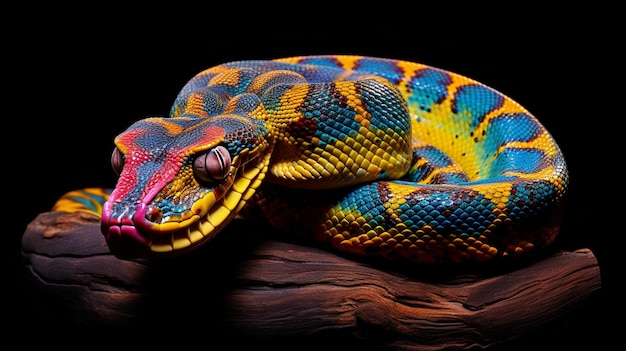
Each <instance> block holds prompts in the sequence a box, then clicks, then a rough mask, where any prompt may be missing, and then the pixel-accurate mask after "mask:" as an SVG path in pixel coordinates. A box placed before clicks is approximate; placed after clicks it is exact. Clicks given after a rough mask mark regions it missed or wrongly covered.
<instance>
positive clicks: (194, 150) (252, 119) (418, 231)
mask: <svg viewBox="0 0 626 351" xmlns="http://www.w3.org/2000/svg"><path fill="white" fill-rule="evenodd" d="M112 164H113V167H114V169H115V170H116V171H117V172H118V173H119V176H120V177H119V180H118V183H117V185H116V187H115V188H114V189H111V190H108V189H105V188H88V189H81V190H76V191H71V192H69V193H67V194H66V195H64V196H63V197H62V198H60V199H59V200H58V201H57V203H56V204H55V206H54V210H59V211H76V210H80V211H88V212H93V213H96V214H98V215H101V216H102V222H101V223H102V232H103V234H104V235H105V238H106V241H107V243H108V245H109V247H110V249H111V251H112V252H113V253H114V254H116V255H118V256H119V257H133V256H148V257H160V256H175V255H177V254H182V253H185V252H188V251H190V250H192V249H194V248H197V247H199V246H201V245H202V244H204V243H206V242H207V241H209V240H210V239H211V238H213V237H214V236H215V235H216V234H217V233H218V232H220V231H221V230H222V229H223V228H224V227H225V226H226V225H227V224H228V223H229V222H230V221H231V220H232V219H233V218H235V217H236V216H237V215H238V214H246V215H255V214H262V215H263V216H264V217H265V218H266V219H267V220H268V221H269V222H270V223H271V224H272V225H273V226H275V227H276V228H277V229H279V230H282V231H287V232H292V233H298V234H302V235H305V236H306V237H308V238H312V239H314V240H315V241H316V242H319V243H325V244H327V245H329V246H330V247H331V248H333V249H337V250H342V251H346V252H350V253H355V254H360V255H372V256H382V257H385V258H390V259H406V260H410V261H416V262H468V261H486V260H491V259H494V258H502V257H512V256H518V255H520V254H523V253H526V252H532V251H535V250H536V249H538V248H542V247H545V246H546V245H548V244H550V243H551V242H552V241H553V240H554V239H555V237H556V235H557V234H558V231H559V226H560V222H561V217H562V216H561V212H562V211H561V208H562V203H563V199H564V195H565V192H566V189H567V184H568V173H567V168H566V164H565V160H564V157H563V155H562V153H561V151H560V149H559V147H558V145H557V144H556V143H555V141H554V139H553V137H552V136H551V135H550V134H549V132H548V131H547V130H546V129H545V128H544V127H543V126H542V125H541V123H540V122H539V121H538V120H537V119H536V118H535V117H533V116H532V115H531V114H530V113H529V112H528V111H527V110H526V109H525V108H523V107H522V106H520V105H519V104H518V103H516V102H515V101H513V100H512V99H510V98H509V97H507V96H505V95H503V94H501V93H499V92H497V91H496V90H494V89H492V88H490V87H487V86H485V85H483V84H481V83H479V82H477V81H474V80H472V79H469V78H467V77H463V76H461V75H458V74H455V73H451V72H448V71H445V70H441V69H437V68H434V67H430V66H426V65H423V64H419V63H413V62H406V61H399V60H392V59H382V58H373V57H361V56H333V55H328V56H303V57H292V58H285V59H277V60H270V61H239V62H231V63H226V64H222V65H218V66H215V67H212V68H209V69H207V70H205V71H203V72H201V73H199V74H198V75H196V76H195V77H193V78H192V79H191V80H190V81H189V82H188V83H187V84H186V85H185V86H184V87H183V88H182V90H181V92H180V93H179V95H178V97H177V98H176V100H175V102H174V104H173V107H172V110H171V112H170V115H169V117H167V118H146V119H142V120H139V121H138V122H136V123H134V124H132V125H131V126H130V127H129V128H128V129H127V130H126V131H124V132H123V133H121V134H120V135H118V136H117V137H116V139H115V150H114V152H113V156H112Z"/></svg>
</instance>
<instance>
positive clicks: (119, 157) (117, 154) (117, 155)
mask: <svg viewBox="0 0 626 351" xmlns="http://www.w3.org/2000/svg"><path fill="white" fill-rule="evenodd" d="M111 166H113V170H114V171H115V173H117V175H118V176H119V175H120V174H121V173H122V168H124V155H123V154H122V152H121V151H120V149H118V148H117V147H116V148H115V149H113V153H112V154H111Z"/></svg>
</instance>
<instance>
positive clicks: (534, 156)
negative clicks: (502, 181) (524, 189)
mask: <svg viewBox="0 0 626 351" xmlns="http://www.w3.org/2000/svg"><path fill="white" fill-rule="evenodd" d="M547 159H548V158H547V156H546V155H545V154H544V153H543V151H541V150H538V149H518V148H508V149H504V150H502V152H501V153H500V154H498V156H497V157H496V159H495V160H494V161H493V163H492V165H491V178H492V177H495V176H497V175H499V174H502V173H503V172H505V171H512V172H521V173H527V174H530V173H535V172H538V171H540V170H542V169H544V168H545V167H546V166H547V163H546V160H547Z"/></svg>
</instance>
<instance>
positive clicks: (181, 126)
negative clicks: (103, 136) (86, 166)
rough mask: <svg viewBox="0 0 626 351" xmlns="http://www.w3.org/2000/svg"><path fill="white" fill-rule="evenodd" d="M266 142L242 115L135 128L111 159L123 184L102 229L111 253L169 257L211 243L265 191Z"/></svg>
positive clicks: (257, 124)
mask: <svg viewBox="0 0 626 351" xmlns="http://www.w3.org/2000/svg"><path fill="white" fill-rule="evenodd" d="M267 136H268V130H267V129H266V128H265V126H264V124H263V121H261V120H259V119H256V118H253V117H251V116H249V115H247V114H245V113H225V114H220V115H218V116H214V117H211V118H191V117H190V118H188V117H179V118H147V119H143V120H140V121H138V122H136V123H134V124H133V125H132V126H130V127H129V128H128V129H127V130H126V131H124V132H123V133H121V134H120V135H118V136H117V137H116V139H115V145H116V146H115V149H114V151H113V154H112V156H111V162H112V165H113V168H114V170H115V171H116V172H118V173H119V180H118V182H117V185H116V187H115V189H114V190H113V192H112V193H111V196H110V198H109V200H108V201H107V202H106V203H105V204H104V207H103V213H102V222H101V227H102V233H103V234H104V236H105V238H106V241H107V244H108V246H109V248H110V250H111V252H112V253H113V254H115V255H116V256H117V257H120V258H133V257H170V256H176V255H178V254H182V253H185V252H188V251H190V250H192V249H194V248H197V247H199V246H200V245H201V244H203V243H205V242H207V241H209V240H210V239H211V238H213V237H214V236H215V235H216V234H217V233H218V232H219V231H220V230H221V229H222V228H223V227H224V226H225V225H226V224H227V223H229V222H230V220H231V219H233V218H234V217H235V216H236V215H237V213H238V212H239V211H240V210H241V209H242V208H243V207H244V205H245V204H246V201H247V200H248V199H249V198H250V197H251V196H252V195H253V194H254V191H255V189H256V188H257V187H258V186H259V185H260V183H261V180H262V179H263V177H264V175H265V172H266V171H267V167H268V163H269V152H264V151H265V150H266V149H267V148H268V146H269V145H270V141H269V138H267Z"/></svg>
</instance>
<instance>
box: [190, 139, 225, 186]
mask: <svg viewBox="0 0 626 351" xmlns="http://www.w3.org/2000/svg"><path fill="white" fill-rule="evenodd" d="M230 162H231V158H230V153H229V152H228V150H227V149H226V148H225V147H223V146H217V147H215V148H213V149H211V150H209V151H208V152H205V153H203V154H201V155H199V156H198V157H196V159H195V160H194V161H193V173H194V174H195V176H196V177H197V178H198V180H200V181H202V182H206V183H211V182H216V181H220V180H222V179H224V178H226V176H227V175H228V171H229V170H230Z"/></svg>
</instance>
